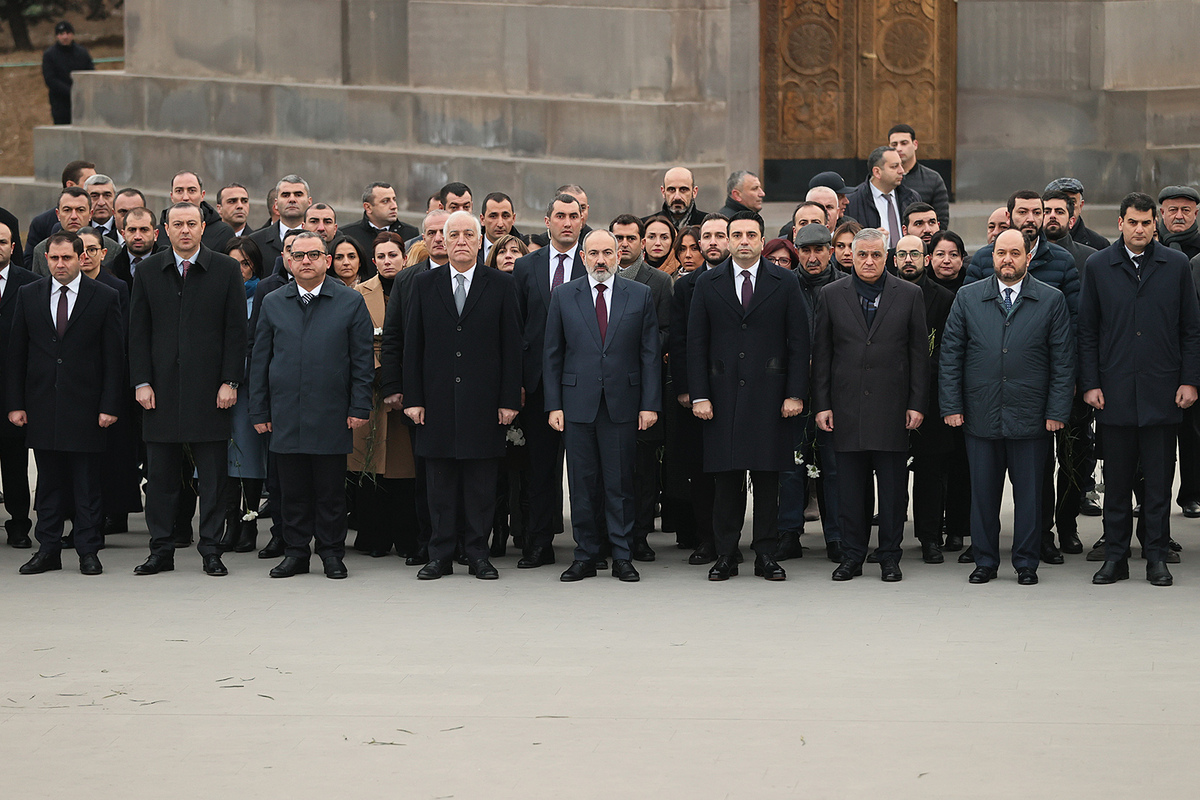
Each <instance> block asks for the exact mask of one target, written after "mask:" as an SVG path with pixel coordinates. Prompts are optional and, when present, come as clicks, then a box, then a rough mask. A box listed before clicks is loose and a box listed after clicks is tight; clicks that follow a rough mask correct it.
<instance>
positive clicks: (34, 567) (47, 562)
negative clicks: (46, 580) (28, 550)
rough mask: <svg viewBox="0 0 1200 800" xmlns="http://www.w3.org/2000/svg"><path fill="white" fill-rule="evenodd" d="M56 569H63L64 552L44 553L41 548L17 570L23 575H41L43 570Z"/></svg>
mask: <svg viewBox="0 0 1200 800" xmlns="http://www.w3.org/2000/svg"><path fill="white" fill-rule="evenodd" d="M56 569H62V553H61V552H54V553H44V552H42V551H41V550H39V551H37V552H36V553H34V554H33V558H31V559H29V560H28V561H26V562H25V563H24V564H22V565H21V568H20V569H19V570H17V571H18V572H20V573H21V574H22V575H41V574H42V573H43V572H52V571H53V570H56Z"/></svg>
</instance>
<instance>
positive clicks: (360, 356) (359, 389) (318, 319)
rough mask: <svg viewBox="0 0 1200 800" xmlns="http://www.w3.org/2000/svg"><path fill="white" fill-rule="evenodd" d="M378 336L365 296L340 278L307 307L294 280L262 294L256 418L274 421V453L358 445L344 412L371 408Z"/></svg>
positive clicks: (329, 451)
mask: <svg viewBox="0 0 1200 800" xmlns="http://www.w3.org/2000/svg"><path fill="white" fill-rule="evenodd" d="M372 339H373V335H372V328H371V315H370V314H369V313H367V305H366V303H365V302H363V298H362V295H361V294H359V293H358V292H356V291H354V290H353V289H351V288H350V287H348V286H346V285H345V284H344V283H342V282H341V281H340V280H337V279H336V278H334V279H327V280H325V281H324V282H323V283H322V284H321V292H320V294H318V295H317V296H316V297H314V298H313V299H312V301H311V302H310V303H309V304H308V305H307V306H306V305H304V304H303V303H301V302H300V287H299V286H298V285H297V284H296V283H295V282H294V281H293V282H292V283H289V284H288V285H287V286H285V287H283V288H282V289H280V290H279V291H276V292H272V293H271V294H270V295H268V296H267V297H266V299H265V300H263V304H262V316H261V317H259V320H258V330H257V331H256V332H255V336H254V355H253V357H252V358H251V361H250V387H249V389H250V392H249V394H250V423H251V424H252V425H258V424H260V423H264V422H270V423H271V452H273V453H306V454H313V455H336V454H345V453H349V452H350V451H351V450H352V449H353V447H354V432H353V431H351V430H350V428H348V427H346V418H347V417H358V418H359V419H367V418H368V417H370V415H371V404H372V403H371V400H372V398H371V387H372V384H373V383H374V380H375V367H374V361H373V358H372V355H371V350H372Z"/></svg>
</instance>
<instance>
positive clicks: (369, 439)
mask: <svg viewBox="0 0 1200 800" xmlns="http://www.w3.org/2000/svg"><path fill="white" fill-rule="evenodd" d="M354 290H355V291H356V292H358V293H359V294H361V295H362V296H363V300H365V301H366V303H367V311H369V312H370V314H371V325H372V326H373V327H374V328H375V330H376V331H378V330H379V329H381V328H382V327H383V315H384V309H385V308H386V302H387V299H386V298H385V297H384V294H383V287H382V286H381V285H380V283H379V276H378V275H377V276H375V277H374V278H371V279H370V280H369V281H365V282H364V283H360V284H358V285H357V286H355V287H354ZM379 348H380V336H379V334H376V335H375V392H374V396H373V400H374V406H373V408H372V411H371V418H370V421H369V422H368V423H367V424H366V425H363V426H362V427H361V428H358V429H357V430H355V431H354V450H353V452H351V453H350V455H349V456H347V458H346V468H347V469H348V470H350V471H351V472H368V473H371V474H374V475H377V476H379V477H382V478H413V477H416V471H415V469H414V467H413V456H412V438H411V437H410V435H409V430H408V426H407V425H405V424H404V412H403V411H389V412H387V413H384V411H383V398H382V396H381V395H380V392H379Z"/></svg>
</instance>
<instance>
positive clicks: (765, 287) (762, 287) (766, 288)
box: [746, 258, 779, 317]
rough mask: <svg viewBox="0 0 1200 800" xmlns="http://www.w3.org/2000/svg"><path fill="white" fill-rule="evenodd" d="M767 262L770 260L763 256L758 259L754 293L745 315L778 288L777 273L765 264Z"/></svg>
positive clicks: (750, 312) (751, 312)
mask: <svg viewBox="0 0 1200 800" xmlns="http://www.w3.org/2000/svg"><path fill="white" fill-rule="evenodd" d="M768 263H770V262H768V261H767V260H766V259H765V258H760V259H759V260H758V280H756V281H755V282H754V283H755V286H754V294H753V295H751V296H750V308H749V309H748V310H747V311H746V316H747V317H748V316H750V315H751V314H753V313H754V310H755V309H756V308H758V307H759V306H760V305H762V304H763V301H765V300H766V299H767V298H768V297H770V296H771V294H772V293H774V291H775V290H776V289H778V288H779V275H777V274H776V273H775V271H774V270H773V269H771V268H770V267H768V266H767V264H768ZM772 266H774V265H772Z"/></svg>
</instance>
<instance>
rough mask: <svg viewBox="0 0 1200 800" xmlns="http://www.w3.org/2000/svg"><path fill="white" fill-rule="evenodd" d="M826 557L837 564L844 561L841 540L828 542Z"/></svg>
mask: <svg viewBox="0 0 1200 800" xmlns="http://www.w3.org/2000/svg"><path fill="white" fill-rule="evenodd" d="M825 557H826V558H828V559H829V560H830V561H832V562H833V563H835V564H840V563H842V543H841V542H826V543H825Z"/></svg>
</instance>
